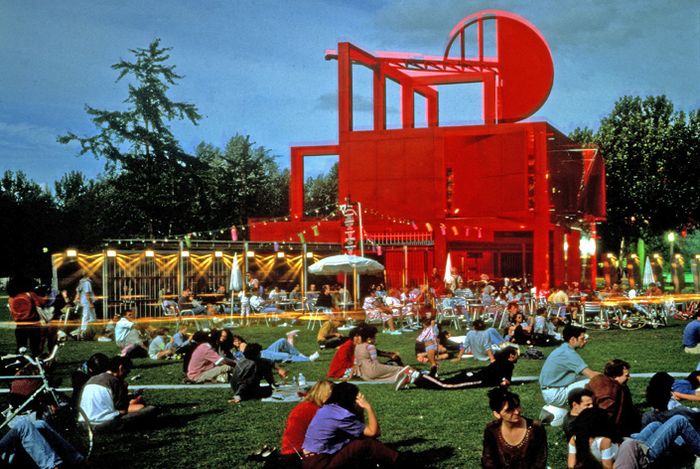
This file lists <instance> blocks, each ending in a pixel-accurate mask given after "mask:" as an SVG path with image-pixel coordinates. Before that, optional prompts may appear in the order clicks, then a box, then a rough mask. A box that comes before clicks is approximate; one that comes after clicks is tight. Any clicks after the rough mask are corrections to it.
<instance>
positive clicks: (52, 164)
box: [0, 0, 700, 184]
mask: <svg viewBox="0 0 700 469" xmlns="http://www.w3.org/2000/svg"><path fill="white" fill-rule="evenodd" d="M487 8H489V9H493V8H498V9H504V10H509V11H512V12H514V13H517V14H519V15H521V16H523V17H525V18H526V19H528V20H529V21H530V22H531V23H533V24H534V25H535V26H536V27H537V28H538V29H539V30H540V31H541V32H542V34H543V35H544V37H545V39H546V40H547V42H548V43H549V46H550V48H551V50H552V55H553V58H554V69H555V78H554V86H553V89H552V92H551V94H550V96H549V99H548V101H547V103H546V104H545V105H544V106H543V107H542V108H541V109H540V110H539V111H538V112H537V113H536V114H535V116H534V118H536V119H539V120H547V121H549V122H551V123H552V124H553V125H554V126H555V127H557V128H559V129H560V130H562V131H563V132H566V133H568V132H570V131H571V130H573V129H574V128H576V127H578V126H588V127H592V128H594V129H595V128H597V126H598V124H599V121H600V119H601V117H603V116H604V115H606V114H607V113H608V112H609V111H610V110H611V108H612V105H613V103H614V102H615V100H616V99H618V98H619V97H620V96H623V95H626V94H631V95H641V96H647V95H657V94H666V95H667V96H668V97H669V98H670V99H671V100H672V101H673V103H674V104H675V105H676V108H677V109H682V110H685V111H688V110H692V109H697V108H698V107H700V73H699V72H700V2H697V1H695V0H674V1H673V2H666V1H661V0H659V1H639V0H629V1H628V0H625V1H607V0H606V1H603V0H600V1H586V0H558V1H557V0H551V1H547V0H542V1H527V2H525V1H494V2H485V1H467V0H442V1H439V2H438V1H427V0H420V1H419V0H403V1H389V0H384V1H382V0H377V1H369V0H362V1H357V0H355V1H311V0H295V1H282V0H280V1H264V0H259V1H252V0H229V1H159V2H155V1H151V2H146V1H143V0H141V1H138V2H137V1H129V0H123V1H119V2H116V1H104V0H90V1H65V2H49V1H33V0H22V1H14V0H0V64H1V67H0V169H1V170H2V171H5V170H13V171H16V170H22V171H25V172H26V173H27V174H28V175H29V176H30V177H31V178H32V179H34V180H36V181H38V182H40V183H48V184H52V182H53V181H54V180H56V179H58V178H59V177H61V176H62V175H63V174H65V173H66V172H67V171H70V170H81V171H83V172H84V173H86V174H87V175H88V176H90V177H94V176H95V175H97V174H98V172H99V171H101V169H102V167H103V162H102V161H97V160H95V159H94V158H92V157H89V156H84V157H77V156H76V155H77V148H76V146H72V145H71V146H64V145H59V144H58V143H56V141H55V140H56V136H57V135H60V134H62V133H65V132H67V131H73V132H75V133H78V134H82V135H91V134H92V133H93V132H94V128H93V127H92V124H91V122H90V121H89V119H88V117H87V115H86V114H85V112H84V105H85V104H89V105H91V106H93V107H96V108H101V109H118V108H121V107H122V106H123V104H122V101H123V99H124V98H125V96H126V88H125V84H124V83H121V82H120V83H115V79H116V74H115V73H114V71H113V70H111V69H110V65H111V64H113V63H115V62H117V61H118V60H119V59H120V58H129V57H130V56H129V52H128V49H133V48H137V47H146V46H147V45H148V44H149V42H150V41H151V40H153V38H155V37H160V38H161V39H162V45H164V46H168V47H172V48H173V50H172V51H171V56H172V63H174V64H176V65H177V71H178V72H179V73H180V74H182V75H184V76H185V78H184V80H182V81H181V83H180V84H179V85H178V86H177V87H176V88H174V89H173V90H172V94H171V96H172V97H173V98H174V99H178V100H184V101H188V102H192V103H194V104H196V105H197V106H198V107H199V111H200V113H201V114H202V115H203V116H204V118H203V119H202V121H201V122H200V124H199V125H198V126H196V127H194V126H191V125H189V124H187V125H184V124H176V125H174V126H173V129H174V130H175V132H176V135H177V137H178V138H179V139H180V141H181V143H182V145H183V146H184V148H185V149H186V150H188V151H193V150H194V148H195V146H196V145H197V144H198V143H199V142H201V141H206V142H208V143H212V144H214V145H216V146H219V147H222V146H224V145H225V143H226V141H227V140H228V139H229V138H230V137H232V136H233V135H235V134H236V133H241V134H247V135H250V136H251V138H252V140H254V141H255V142H257V144H259V145H264V146H265V147H267V148H269V149H270V150H271V151H272V153H273V154H274V155H278V156H279V158H278V162H279V163H280V165H282V166H288V164H289V163H288V162H289V146H290V145H295V144H308V143H334V142H336V141H337V113H336V108H335V95H336V87H337V81H336V62H333V61H332V62H327V61H325V60H324V58H323V55H324V51H325V50H326V49H334V48H336V45H337V43H338V42H339V41H350V42H353V43H355V44H356V45H358V46H360V47H362V48H364V49H366V50H369V51H382V50H383V51H404V52H418V53H423V54H428V55H440V54H442V52H443V50H444V48H445V44H446V41H447V36H448V33H449V31H450V30H451V29H452V27H453V26H454V25H455V24H456V23H457V22H458V21H459V20H460V19H461V18H463V17H465V16H467V15H469V14H471V13H474V12H476V11H479V10H481V9H487ZM357 92H358V94H360V95H361V96H362V98H369V94H368V93H367V90H366V89H363V88H362V86H358V89H357ZM362 98H359V100H360V102H362ZM441 105H442V104H441ZM360 108H362V106H360ZM396 109H397V108H396V107H392V106H391V105H389V113H390V115H389V117H388V118H389V121H391V120H392V116H393V118H396V117H397V113H396ZM370 116H371V114H370V113H369V111H361V112H359V113H358V116H357V119H358V121H359V122H360V123H362V122H369V118H370ZM315 161H317V160H315ZM331 162H332V161H330V160H326V161H325V162H324V161H323V160H321V161H317V165H316V166H315V167H314V168H312V169H311V171H323V170H324V165H327V164H329V163H331Z"/></svg>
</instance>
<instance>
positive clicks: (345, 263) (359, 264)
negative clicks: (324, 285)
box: [309, 254, 384, 275]
mask: <svg viewBox="0 0 700 469" xmlns="http://www.w3.org/2000/svg"><path fill="white" fill-rule="evenodd" d="M382 271H384V266H383V265H381V264H380V263H379V262H377V261H375V260H374V259H368V258H366V257H360V256H351V255H349V254H339V255H337V256H330V257H326V258H323V259H321V260H320V261H318V262H316V263H314V264H312V265H310V266H309V273H311V274H317V275H333V274H342V273H353V272H355V273H358V274H372V273H377V272H382Z"/></svg>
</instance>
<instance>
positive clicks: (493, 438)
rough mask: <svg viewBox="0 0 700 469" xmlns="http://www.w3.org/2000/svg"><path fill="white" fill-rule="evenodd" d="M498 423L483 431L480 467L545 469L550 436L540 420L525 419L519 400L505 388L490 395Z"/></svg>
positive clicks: (495, 422)
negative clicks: (548, 436) (548, 437)
mask: <svg viewBox="0 0 700 469" xmlns="http://www.w3.org/2000/svg"><path fill="white" fill-rule="evenodd" d="M488 397H489V407H490V408H491V412H492V414H493V416H494V418H495V420H494V421H493V422H491V423H489V424H488V425H486V428H485V429H484V446H483V451H482V454H481V467H482V468H484V469H497V468H504V467H508V468H511V469H545V468H546V467H547V433H546V432H545V430H544V427H543V426H542V424H541V423H540V422H538V421H535V420H531V419H528V418H525V417H523V416H522V415H521V414H520V412H521V409H520V397H519V396H518V395H517V394H515V393H512V392H510V391H508V390H507V389H505V388H501V387H499V388H494V389H491V390H490V391H489V392H488Z"/></svg>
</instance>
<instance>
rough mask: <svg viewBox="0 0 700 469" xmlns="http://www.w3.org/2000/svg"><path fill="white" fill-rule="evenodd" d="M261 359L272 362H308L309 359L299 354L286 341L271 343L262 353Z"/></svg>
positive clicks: (280, 340)
mask: <svg viewBox="0 0 700 469" xmlns="http://www.w3.org/2000/svg"><path fill="white" fill-rule="evenodd" d="M260 356H261V357H263V358H267V359H268V360H272V361H273V362H308V361H310V360H309V357H307V356H305V355H302V354H301V352H300V351H299V350H298V349H297V348H296V347H295V346H293V345H292V344H290V343H289V342H288V341H287V339H284V338H283V339H279V340H276V341H275V342H273V343H272V345H270V346H269V347H268V348H266V349H265V350H263V351H262V353H261V354H260Z"/></svg>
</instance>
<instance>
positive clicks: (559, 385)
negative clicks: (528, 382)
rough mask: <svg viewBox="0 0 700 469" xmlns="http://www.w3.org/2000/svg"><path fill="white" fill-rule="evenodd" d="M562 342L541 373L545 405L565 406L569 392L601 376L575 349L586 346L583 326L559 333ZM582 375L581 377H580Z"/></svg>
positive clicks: (567, 327) (586, 338)
mask: <svg viewBox="0 0 700 469" xmlns="http://www.w3.org/2000/svg"><path fill="white" fill-rule="evenodd" d="M562 336H563V337H564V343H563V344H561V345H560V346H559V347H557V348H556V349H554V350H553V351H552V353H550V354H549V356H548V357H547V359H546V360H545V362H544V364H543V365H542V371H541V372H540V378H539V383H540V388H541V390H542V397H543V399H544V402H545V404H550V405H553V406H556V407H564V406H566V403H567V397H568V395H569V392H570V391H571V390H572V389H575V388H582V387H584V386H585V385H586V384H588V381H589V379H590V378H593V377H594V376H596V375H599V374H600V373H599V372H597V371H593V370H591V369H590V368H589V367H588V365H587V364H586V362H584V361H583V359H582V358H581V356H580V355H579V354H578V353H576V350H578V349H580V348H583V347H585V346H586V344H587V343H588V334H586V329H585V328H583V327H577V326H572V325H568V326H565V327H564V330H563V331H562ZM581 375H583V378H580V376H581Z"/></svg>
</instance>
